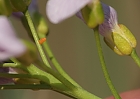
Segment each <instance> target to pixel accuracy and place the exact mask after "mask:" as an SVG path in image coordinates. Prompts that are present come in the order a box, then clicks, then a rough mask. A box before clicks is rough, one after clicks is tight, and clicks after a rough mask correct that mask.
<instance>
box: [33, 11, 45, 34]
mask: <svg viewBox="0 0 140 99" xmlns="http://www.w3.org/2000/svg"><path fill="white" fill-rule="evenodd" d="M32 19H33V22H34V25H35V27H36V30H37V33H39V34H43V35H47V33H48V26H47V23H46V20H45V19H44V17H43V16H42V15H41V14H40V13H39V12H37V11H36V12H34V13H33V15H32Z"/></svg>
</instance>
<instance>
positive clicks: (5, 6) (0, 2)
mask: <svg viewBox="0 0 140 99" xmlns="http://www.w3.org/2000/svg"><path fill="white" fill-rule="evenodd" d="M11 13H12V7H11V4H10V1H9V0H0V15H6V16H9V15H11Z"/></svg>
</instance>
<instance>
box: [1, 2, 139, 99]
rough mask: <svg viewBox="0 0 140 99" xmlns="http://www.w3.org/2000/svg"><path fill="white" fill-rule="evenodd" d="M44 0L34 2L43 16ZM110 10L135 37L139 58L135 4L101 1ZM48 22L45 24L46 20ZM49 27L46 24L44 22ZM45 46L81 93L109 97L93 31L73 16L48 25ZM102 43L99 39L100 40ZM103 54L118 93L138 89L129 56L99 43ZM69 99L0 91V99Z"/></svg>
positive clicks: (51, 94)
mask: <svg viewBox="0 0 140 99" xmlns="http://www.w3.org/2000/svg"><path fill="white" fill-rule="evenodd" d="M46 1H47V0H38V3H39V7H40V12H41V13H42V14H43V15H44V17H45V18H46V20H47V17H46V15H45V6H46ZM101 1H102V2H104V3H106V4H108V5H111V6H112V7H114V8H115V9H116V11H117V13H118V20H119V23H122V24H124V25H126V26H127V27H128V28H129V29H130V30H131V32H132V33H133V34H134V35H135V37H136V39H137V42H138V45H137V48H136V50H137V52H138V55H140V44H139V42H140V40H139V39H138V37H139V36H140V34H139V29H140V19H139V17H140V12H139V4H140V1H139V0H134V1H133V0H101ZM47 21H48V20H47ZM48 23H49V21H48ZM13 24H14V25H15V28H16V30H17V32H18V33H20V34H21V36H23V35H25V34H26V31H25V30H24V28H23V27H22V25H21V23H20V22H19V21H17V20H15V19H13ZM49 28H50V34H49V36H48V42H49V45H50V47H51V49H52V51H53V53H54V55H55V56H56V58H57V59H58V61H59V63H60V64H61V65H62V66H63V68H64V69H65V70H66V72H67V73H68V74H69V75H70V76H71V77H72V78H73V79H75V80H76V81H77V82H78V83H79V84H80V85H81V86H82V87H83V88H84V89H86V90H88V91H89V92H91V93H94V94H95V95H98V96H100V97H102V98H105V97H107V96H110V95H111V92H110V90H109V88H108V86H107V84H106V82H105V79H104V77H103V73H102V69H101V65H100V62H99V57H98V54H97V48H96V44H95V40H94V34H93V30H91V29H89V28H88V27H87V26H86V25H85V24H84V23H83V22H82V21H81V20H79V19H78V18H77V17H75V16H73V17H71V18H69V19H67V20H66V21H64V22H62V23H60V24H57V25H54V24H51V23H49ZM101 40H102V37H101ZM102 46H103V52H104V57H105V61H106V64H107V68H108V71H109V74H110V76H111V79H112V82H113V83H114V85H115V87H116V89H117V91H118V92H124V91H127V90H132V89H137V88H139V87H140V69H139V68H138V66H137V65H136V64H135V63H134V61H133V60H132V59H131V57H129V56H118V55H117V54H115V53H114V52H113V51H112V50H111V49H109V48H108V47H107V46H106V44H105V43H104V42H103V40H102ZM9 98H12V99H70V98H68V97H66V96H64V95H61V94H58V93H56V92H53V91H49V90H40V91H32V90H2V91H0V99H9Z"/></svg>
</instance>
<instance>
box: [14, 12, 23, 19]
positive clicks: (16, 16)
mask: <svg viewBox="0 0 140 99" xmlns="http://www.w3.org/2000/svg"><path fill="white" fill-rule="evenodd" d="M12 15H13V16H14V17H15V18H17V19H21V18H22V17H23V16H24V15H23V13H22V12H13V13H12Z"/></svg>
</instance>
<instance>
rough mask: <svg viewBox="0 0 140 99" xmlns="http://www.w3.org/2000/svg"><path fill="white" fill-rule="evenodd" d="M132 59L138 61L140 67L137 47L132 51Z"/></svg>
mask: <svg viewBox="0 0 140 99" xmlns="http://www.w3.org/2000/svg"><path fill="white" fill-rule="evenodd" d="M130 56H131V57H132V59H133V60H134V61H135V62H136V64H137V65H138V66H139V67H140V58H139V57H138V55H137V52H136V50H135V49H133V50H132V53H131V55H130Z"/></svg>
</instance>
